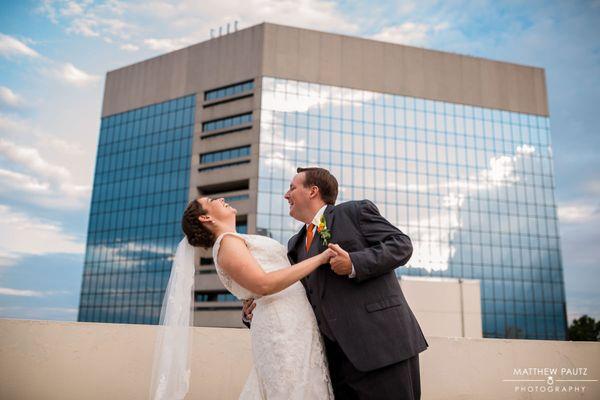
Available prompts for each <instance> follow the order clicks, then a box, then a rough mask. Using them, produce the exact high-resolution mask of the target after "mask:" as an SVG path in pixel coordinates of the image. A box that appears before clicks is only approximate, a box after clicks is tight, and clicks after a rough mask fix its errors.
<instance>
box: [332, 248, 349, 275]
mask: <svg viewBox="0 0 600 400" xmlns="http://www.w3.org/2000/svg"><path fill="white" fill-rule="evenodd" d="M328 247H329V249H328V250H331V251H333V252H334V255H333V257H331V259H330V260H329V264H330V265H331V270H332V271H333V272H335V273H336V274H338V275H350V274H351V273H352V260H350V255H349V254H348V252H347V251H346V250H344V249H342V248H341V247H340V246H339V245H337V244H333V243H330V244H329V246H328Z"/></svg>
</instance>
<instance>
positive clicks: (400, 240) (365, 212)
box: [349, 200, 413, 282]
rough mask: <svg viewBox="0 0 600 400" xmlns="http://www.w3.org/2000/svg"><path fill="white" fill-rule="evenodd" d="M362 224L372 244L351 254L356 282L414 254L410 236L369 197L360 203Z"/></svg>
mask: <svg viewBox="0 0 600 400" xmlns="http://www.w3.org/2000/svg"><path fill="white" fill-rule="evenodd" d="M358 207H359V209H358V227H359V229H360V231H361V233H362V234H363V237H364V238H365V240H366V241H367V243H368V244H369V247H367V248H365V249H363V250H360V251H355V252H351V253H349V255H350V260H351V261H352V263H353V264H354V269H355V271H356V277H355V278H354V280H355V281H357V282H361V281H364V280H366V279H369V278H374V277H376V276H379V275H382V274H385V273H386V272H389V271H392V270H394V269H396V268H397V267H399V266H401V265H404V264H406V263H407V262H408V260H409V259H410V257H411V255H412V251H413V248H412V243H411V241H410V238H409V237H408V236H407V235H405V234H404V233H402V231H400V229H398V228H396V227H395V226H394V225H392V224H391V223H390V222H389V221H388V220H387V219H385V218H383V217H382V216H381V214H379V210H378V209H377V207H376V206H375V204H373V202H371V201H369V200H363V201H361V202H360V203H359V204H358Z"/></svg>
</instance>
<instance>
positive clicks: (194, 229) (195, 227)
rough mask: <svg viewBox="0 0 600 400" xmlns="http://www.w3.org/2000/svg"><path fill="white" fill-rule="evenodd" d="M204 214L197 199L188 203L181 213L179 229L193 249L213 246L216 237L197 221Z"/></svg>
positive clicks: (204, 211)
mask: <svg viewBox="0 0 600 400" xmlns="http://www.w3.org/2000/svg"><path fill="white" fill-rule="evenodd" d="M206 212H207V211H206V210H205V209H204V208H202V205H201V204H200V202H199V201H198V199H194V200H192V201H190V202H189V204H188V205H187V208H186V209H185V211H184V212H183V217H182V218H181V229H183V232H184V233H185V236H186V237H187V240H188V243H189V244H190V245H192V246H194V247H204V248H209V247H212V246H213V244H215V240H216V237H215V235H214V233H212V232H211V231H210V229H208V228H207V227H206V226H204V224H203V223H202V222H200V220H199V219H198V217H200V216H201V215H205V214H206Z"/></svg>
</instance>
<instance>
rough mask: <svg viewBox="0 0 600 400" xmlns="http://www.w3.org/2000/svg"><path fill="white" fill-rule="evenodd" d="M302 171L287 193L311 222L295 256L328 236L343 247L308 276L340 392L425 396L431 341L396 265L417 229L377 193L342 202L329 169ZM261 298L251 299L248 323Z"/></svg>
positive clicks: (293, 208)
mask: <svg viewBox="0 0 600 400" xmlns="http://www.w3.org/2000/svg"><path fill="white" fill-rule="evenodd" d="M297 172H298V173H297V174H296V175H295V176H294V178H293V179H292V182H291V184H290V189H289V190H288V192H287V193H286V194H285V196H284V198H285V199H286V200H287V201H288V203H289V205H290V215H291V216H292V217H293V218H295V219H296V220H298V221H301V222H304V224H305V225H304V226H303V227H302V229H301V230H300V231H299V232H298V233H297V234H296V235H294V236H293V237H292V238H291V239H290V240H289V242H288V258H289V259H290V262H291V263H292V264H296V263H298V262H300V261H302V260H305V259H307V258H309V257H312V256H314V255H316V254H318V253H320V252H322V251H323V250H325V248H326V245H325V244H324V239H327V242H328V246H329V247H330V248H331V249H333V250H334V251H335V252H336V256H334V257H333V258H332V259H331V261H330V263H329V264H325V265H322V266H321V267H319V268H318V269H316V270H315V271H314V272H312V273H311V274H310V275H308V276H307V277H306V278H304V279H302V284H303V285H304V288H305V289H306V294H307V297H308V300H309V302H310V304H311V305H312V308H313V311H314V313H315V316H316V319H317V323H318V325H319V329H320V331H321V333H322V335H323V340H324V342H325V350H326V353H327V360H328V363H329V371H330V376H331V381H332V385H333V390H334V393H335V397H336V398H339V399H418V398H420V396H421V384H420V376H419V353H420V352H422V351H424V350H425V349H426V348H427V346H428V344H427V341H426V340H425V337H424V336H423V333H422V332H421V328H420V327H419V324H418V323H417V320H416V319H415V316H414V315H413V313H412V311H411V310H410V307H409V306H408V303H407V302H406V299H405V298H404V295H403V294H402V290H401V289H400V285H399V283H398V278H397V277H396V275H395V273H394V269H396V268H397V267H399V266H401V265H404V264H406V262H407V261H408V260H409V259H410V256H411V255H412V244H411V241H410V239H409V237H408V236H406V235H405V234H404V233H402V232H401V231H400V230H399V229H398V228H396V227H395V226H394V225H392V224H391V223H390V222H389V221H387V220H386V219H385V218H383V217H382V216H381V215H380V214H379V211H378V210H377V207H376V206H375V205H374V204H373V203H372V202H371V201H369V200H362V201H349V202H345V203H342V204H339V205H337V206H335V205H334V204H335V201H336V198H337V194H338V183H337V180H336V178H335V177H334V176H333V175H331V174H330V173H329V171H327V170H326V169H323V168H298V170H297ZM321 216H324V219H323V220H322V219H321ZM321 221H324V222H325V226H323V224H322V223H321V226H320V227H319V223H320V222H321ZM328 236H329V238H328ZM254 306H255V305H254V304H252V303H251V302H249V303H246V304H244V314H245V315H244V318H243V319H244V322H245V323H246V325H247V326H248V327H249V326H250V322H249V321H250V320H251V319H252V310H253V308H254Z"/></svg>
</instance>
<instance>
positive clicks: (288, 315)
mask: <svg viewBox="0 0 600 400" xmlns="http://www.w3.org/2000/svg"><path fill="white" fill-rule="evenodd" d="M225 235H234V236H237V237H240V238H242V239H243V240H244V241H245V242H246V245H247V246H248V249H249V250H250V253H251V254H252V256H253V257H254V258H255V259H256V261H257V262H258V264H259V265H260V266H261V268H262V269H263V270H264V271H265V272H270V271H275V270H278V269H281V268H286V267H289V266H290V262H289V260H288V258H287V249H286V248H285V247H284V246H283V245H282V244H281V243H279V242H277V241H276V240H274V239H271V238H268V237H266V236H259V235H244V234H238V233H233V232H226V233H224V234H222V235H220V236H219V237H218V238H217V240H216V241H215V244H214V246H213V260H214V264H215V267H216V270H217V274H218V276H219V278H220V279H221V282H222V283H223V285H224V286H225V288H227V290H229V291H230V292H231V293H232V294H233V295H235V296H236V297H237V298H238V299H240V300H243V299H249V298H253V299H255V300H254V301H255V303H256V307H255V308H254V310H253V317H252V328H251V329H250V337H251V343H252V361H253V364H254V365H253V367H252V370H251V371H250V375H249V376H248V378H247V380H246V383H245V385H244V388H243V390H242V393H241V394H240V399H249V400H250V399H251V400H255V399H268V400H275V399H286V400H289V399H298V400H300V399H333V390H332V387H331V381H330V378H329V370H328V367H327V360H326V358H325V354H324V347H323V346H324V345H323V339H322V337H321V334H320V333H319V329H318V327H317V321H316V318H315V315H314V313H313V311H312V308H311V306H310V303H309V302H308V299H307V298H306V293H305V291H304V287H303V286H302V284H301V283H300V282H296V283H294V284H293V285H291V286H289V287H288V288H286V289H284V290H282V291H281V292H278V293H275V294H272V295H268V296H260V295H257V294H255V293H252V292H251V291H249V290H247V289H245V288H244V287H242V286H240V285H239V284H238V283H237V282H235V281H234V280H233V279H231V277H230V276H229V275H228V274H227V273H226V272H225V271H224V270H223V269H222V268H221V267H219V264H218V262H217V259H218V257H217V256H218V254H219V248H220V246H221V240H222V239H223V237H225Z"/></svg>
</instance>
